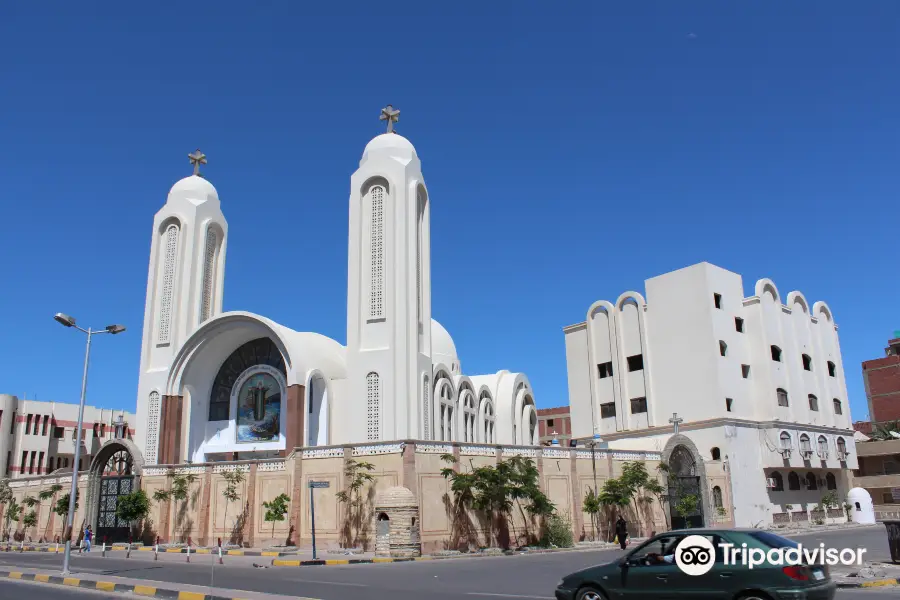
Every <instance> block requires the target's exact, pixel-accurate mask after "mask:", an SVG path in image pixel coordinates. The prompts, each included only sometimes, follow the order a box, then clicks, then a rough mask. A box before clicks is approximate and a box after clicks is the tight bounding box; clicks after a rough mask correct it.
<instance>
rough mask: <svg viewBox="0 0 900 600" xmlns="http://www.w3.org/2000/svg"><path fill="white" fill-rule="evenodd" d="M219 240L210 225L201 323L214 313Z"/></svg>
mask: <svg viewBox="0 0 900 600" xmlns="http://www.w3.org/2000/svg"><path fill="white" fill-rule="evenodd" d="M217 242H218V236H217V235H216V232H215V230H214V229H213V228H212V227H210V228H209V229H207V230H206V249H205V250H204V252H203V299H202V300H201V301H200V322H201V323H203V322H204V321H206V320H207V319H208V318H209V315H210V314H211V313H212V306H213V282H214V281H215V270H216V246H217Z"/></svg>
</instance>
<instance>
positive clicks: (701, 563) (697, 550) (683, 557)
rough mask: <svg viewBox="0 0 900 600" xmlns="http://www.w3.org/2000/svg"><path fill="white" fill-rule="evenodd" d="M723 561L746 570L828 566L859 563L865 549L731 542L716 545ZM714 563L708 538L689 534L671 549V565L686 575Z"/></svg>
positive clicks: (702, 570)
mask: <svg viewBox="0 0 900 600" xmlns="http://www.w3.org/2000/svg"><path fill="white" fill-rule="evenodd" d="M719 549H720V550H721V556H722V559H723V561H724V562H723V564H725V565H727V566H733V565H738V564H740V565H744V566H746V567H748V568H750V569H752V568H754V567H758V566H760V565H764V564H769V565H773V566H798V565H817V564H825V565H828V566H830V567H833V566H835V565H838V564H841V565H845V566H851V565H857V566H859V565H862V564H863V554H865V553H866V549H865V548H844V549H843V550H838V549H837V548H825V544H819V547H818V548H813V549H809V548H804V547H803V545H802V544H798V545H797V547H796V548H771V549H769V550H768V551H766V550H763V549H762V548H748V547H747V544H741V546H740V547H735V545H734V544H719ZM715 562H716V548H715V546H713V543H712V542H711V541H710V540H709V538H706V537H703V536H700V535H689V536H688V537H686V538H684V539H683V540H681V543H680V544H678V547H677V548H676V549H675V564H676V565H678V568H679V569H681V571H682V572H683V573H685V574H687V575H694V576H697V575H705V574H706V573H708V572H709V571H710V569H712V567H713V564H714V563H715Z"/></svg>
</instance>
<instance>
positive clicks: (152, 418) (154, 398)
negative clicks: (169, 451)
mask: <svg viewBox="0 0 900 600" xmlns="http://www.w3.org/2000/svg"><path fill="white" fill-rule="evenodd" d="M158 442H159V392H157V391H153V392H150V398H149V401H148V402H147V446H146V448H145V450H144V456H146V457H147V464H148V465H155V464H157V462H156V461H157V445H158Z"/></svg>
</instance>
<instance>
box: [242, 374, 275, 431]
mask: <svg viewBox="0 0 900 600" xmlns="http://www.w3.org/2000/svg"><path fill="white" fill-rule="evenodd" d="M237 413H238V415H237V441H238V442H244V443H250V442H273V441H277V440H278V434H279V426H280V422H281V387H280V386H279V385H278V381H277V380H276V379H275V377H273V376H272V375H270V374H269V373H256V374H254V375H251V376H250V377H248V378H247V380H246V381H245V382H244V383H243V384H242V385H241V389H240V390H239V391H238V397H237Z"/></svg>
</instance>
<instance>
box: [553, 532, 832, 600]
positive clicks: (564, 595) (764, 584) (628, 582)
mask: <svg viewBox="0 0 900 600" xmlns="http://www.w3.org/2000/svg"><path fill="white" fill-rule="evenodd" d="M688 536H700V537H702V538H705V540H707V541H708V542H710V543H711V544H712V551H711V552H710V551H708V550H703V549H702V548H700V547H699V546H695V545H689V546H685V547H683V548H681V549H680V550H679V554H680V557H681V560H682V563H686V564H691V562H689V561H691V560H694V558H696V559H697V561H702V562H703V563H704V564H705V565H708V564H709V560H713V561H714V562H713V564H712V566H711V568H709V569H708V571H707V572H706V573H705V574H702V575H689V574H687V573H686V572H685V571H683V570H682V567H681V566H679V565H677V564H675V556H676V548H678V546H679V544H680V543H681V542H682V541H683V540H685V539H686V538H687V537H688ZM694 541H696V540H694ZM720 544H732V545H733V546H734V548H736V549H741V548H743V547H744V546H743V544H746V545H747V546H746V548H747V550H748V552H749V551H750V550H751V549H759V550H758V551H757V553H758V552H759V551H762V552H766V553H767V552H768V551H769V550H771V549H773V548H781V549H785V550H788V549H792V548H797V542H794V541H793V540H789V539H787V538H784V537H781V536H780V535H775V534H774V533H770V532H768V531H761V530H757V529H747V530H743V529H684V530H678V531H669V532H667V533H661V534H659V535H657V536H655V537H653V538H651V539H650V540H648V541H647V542H645V543H643V544H641V545H640V546H639V547H638V548H636V549H635V550H632V551H631V552H629V553H628V554H627V555H625V556H624V557H623V558H621V559H619V560H617V561H616V562H612V563H609V564H605V565H598V566H596V567H589V568H587V569H584V570H582V571H577V572H575V573H572V574H571V575H566V577H564V578H563V580H562V581H560V582H559V584H558V586H557V588H556V598H557V600H644V599H646V600H651V599H652V600H669V599H672V600H720V599H722V600H725V599H727V600H786V599H791V600H832V598H834V595H835V592H836V589H837V586H836V585H835V583H834V582H833V581H831V577H830V576H829V573H828V567H827V566H825V565H824V564H813V565H795V566H781V565H773V564H771V563H769V562H763V563H762V564H759V565H755V566H754V567H753V568H752V569H751V568H750V567H749V566H747V565H746V564H742V563H741V561H740V558H739V555H738V556H734V554H733V552H731V551H730V550H728V549H727V548H722V547H720ZM706 547H707V548H709V546H708V545H707V546H706ZM813 549H814V548H813ZM685 557H687V558H685ZM735 559H737V560H735ZM694 564H697V563H694ZM685 568H691V567H685Z"/></svg>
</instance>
